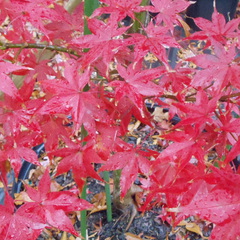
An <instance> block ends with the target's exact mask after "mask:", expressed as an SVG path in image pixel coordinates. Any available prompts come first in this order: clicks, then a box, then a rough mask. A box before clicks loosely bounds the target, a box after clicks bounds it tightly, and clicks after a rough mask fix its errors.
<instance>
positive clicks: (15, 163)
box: [0, 131, 42, 177]
mask: <svg viewBox="0 0 240 240" xmlns="http://www.w3.org/2000/svg"><path fill="white" fill-rule="evenodd" d="M5 141H6V143H5V144H4V145H3V150H0V158H1V161H5V160H9V161H10V162H11V166H12V168H13V169H14V172H15V174H16V177H17V176H18V174H19V171H20V168H21V166H22V161H23V160H26V161H27V162H30V163H33V164H36V165H39V162H38V157H37V154H36V153H35V152H34V151H33V150H32V149H31V147H33V146H36V145H38V144H40V143H41V141H42V139H41V137H40V138H39V135H38V134H36V133H31V132H27V131H26V132H21V133H18V134H16V135H14V136H9V137H6V138H5Z"/></svg>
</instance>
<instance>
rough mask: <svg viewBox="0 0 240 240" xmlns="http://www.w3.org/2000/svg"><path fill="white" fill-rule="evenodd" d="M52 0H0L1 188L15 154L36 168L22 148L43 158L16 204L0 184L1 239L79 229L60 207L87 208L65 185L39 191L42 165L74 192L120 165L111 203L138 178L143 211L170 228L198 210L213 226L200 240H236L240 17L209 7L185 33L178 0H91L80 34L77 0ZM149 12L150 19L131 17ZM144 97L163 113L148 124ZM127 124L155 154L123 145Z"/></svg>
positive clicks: (45, 181)
mask: <svg viewBox="0 0 240 240" xmlns="http://www.w3.org/2000/svg"><path fill="white" fill-rule="evenodd" d="M59 2H60V1H56V0H34V1H32V0H25V1H20V0H0V9H1V10H0V24H1V27H0V32H1V35H0V81H1V84H0V91H1V100H0V164H1V166H0V168H1V181H2V182H3V183H4V184H5V186H7V178H6V175H7V172H8V171H9V169H10V168H12V169H13V170H14V172H15V175H16V177H17V176H18V173H19V171H20V168H21V164H22V159H25V160H26V161H28V162H31V163H34V164H37V165H41V164H42V165H43V163H42V161H39V160H38V157H37V155H36V153H35V152H34V151H33V150H32V148H33V147H34V146H37V145H38V144H41V143H44V146H45V150H46V155H47V156H48V157H49V159H50V161H49V162H48V163H47V164H48V166H47V167H46V166H45V165H46V163H45V162H44V166H45V167H46V171H45V173H44V175H43V177H42V178H41V180H40V182H39V185H38V189H35V188H33V187H30V186H28V185H26V186H25V193H24V194H23V196H24V197H23V201H24V204H22V205H21V206H20V207H19V208H18V209H17V210H16V209H15V204H16V201H15V202H14V200H13V199H12V198H11V197H10V196H9V195H8V194H7V188H5V191H6V193H5V204H4V205H2V206H0V221H1V226H0V236H1V237H0V239H29V240H32V239H36V238H37V237H38V235H39V234H40V233H41V231H42V230H43V229H44V228H49V227H56V228H59V229H61V230H63V231H68V232H71V233H72V234H75V235H77V234H78V233H77V232H76V231H75V230H74V228H73V226H72V225H71V222H70V220H69V219H68V217H67V214H68V213H69V212H70V211H79V210H83V209H88V208H89V207H91V205H90V204H89V203H88V202H86V201H85V200H82V199H79V198H78V194H79V192H78V191H76V190H68V191H60V190H58V191H57V190H56V189H55V190H50V185H51V179H50V175H49V169H51V173H52V174H51V175H52V178H54V176H58V175H61V174H64V173H66V172H68V171H72V173H73V177H74V180H75V182H76V184H77V186H78V189H79V191H80V192H81V191H82V189H83V186H84V184H85V181H86V179H87V177H92V178H96V179H99V180H101V177H100V175H99V172H101V171H105V170H117V169H122V172H121V181H120V187H121V197H122V198H123V197H124V196H125V195H126V193H127V191H128V190H129V188H130V187H131V185H132V183H133V182H134V180H135V179H136V177H137V176H139V179H140V181H141V183H142V188H143V189H144V193H143V198H144V199H145V200H144V201H145V204H144V203H143V206H142V208H143V209H147V208H151V207H153V206H154V205H156V204H157V205H160V206H162V209H163V212H162V219H163V220H166V221H168V222H169V223H171V224H172V225H177V224H178V223H179V222H180V221H181V220H183V219H185V218H186V217H188V216H191V215H192V216H198V217H199V218H201V219H203V220H207V221H210V222H212V223H214V224H215V227H214V229H213V231H212V235H211V239H232V240H235V239H237V237H239V236H240V230H239V224H240V222H239V221H240V220H239V217H238V216H239V214H240V191H239V185H240V175H239V173H240V171H239V170H238V169H237V166H234V165H233V164H230V163H231V162H232V160H233V159H234V158H235V157H237V156H238V154H240V148H239V144H240V137H239V133H240V119H239V116H240V111H239V105H240V92H239V90H240V81H239V77H240V66H239V38H238V37H239V29H238V26H239V22H240V20H239V19H234V20H231V21H230V22H228V23H226V21H225V18H224V17H223V16H222V15H221V14H219V13H218V12H217V11H214V13H213V15H212V21H208V20H205V19H201V18H198V19H196V21H195V22H196V24H197V26H198V27H199V28H200V29H201V30H202V31H200V32H196V33H193V34H191V33H190V32H189V31H188V28H187V25H186V24H184V10H186V8H187V7H188V6H189V4H190V2H188V1H185V0H161V1H160V0H159V1H157V0H154V1H152V4H153V6H140V5H141V0H134V1H133V0H132V1H125V0H102V1H101V3H102V5H101V6H100V7H99V8H98V9H96V10H95V11H94V13H93V14H92V15H91V16H90V17H88V18H85V21H86V22H87V25H88V28H89V29H90V31H91V34H88V35H84V18H83V15H84V3H81V4H80V5H79V6H78V7H77V8H76V9H75V10H74V11H73V13H69V12H67V11H66V10H65V9H64V8H63V6H61V4H59ZM149 11H150V12H152V13H157V12H158V13H159V14H158V15H157V16H156V17H155V19H154V21H152V20H149V21H144V22H143V21H142V22H141V21H140V20H142V19H145V17H146V16H147V14H148V12H149ZM106 14H108V15H106ZM126 16H130V17H131V18H132V24H131V25H130V26H126V25H124V24H123V19H124V18H125V17H126ZM143 17H144V18H143ZM180 28H182V29H183V30H185V33H184V34H186V36H187V37H183V35H184V34H183V33H180V32H179V31H181V30H179V29H180ZM196 40H198V41H196ZM173 48H179V49H180V52H179V55H178V62H177V64H176V66H175V67H174V68H173V67H172V66H171V65H170V64H169V53H170V52H171V49H173ZM149 56H150V57H149ZM149 59H150V60H149ZM151 61H152V62H154V61H155V62H157V63H158V64H157V66H156V67H154V68H153V67H151V66H152V65H154V64H151ZM149 62H150V64H149ZM146 104H148V106H149V105H150V106H151V105H152V106H154V105H157V106H158V107H161V108H164V109H165V110H166V109H167V111H168V117H166V119H162V121H156V119H155V118H154V116H153V115H152V114H151V113H150V112H149V111H148V109H147V107H146ZM174 116H175V117H176V116H178V118H179V119H180V121H179V122H178V123H177V124H176V125H174V124H172V123H171V119H173V118H174ZM137 121H139V122H141V123H142V124H144V125H146V126H148V127H146V129H147V130H148V131H149V136H151V134H154V136H155V141H157V143H158V145H159V146H160V147H161V149H162V151H160V152H157V151H154V150H152V149H148V148H147V147H146V146H147V145H146V144H145V142H144V140H143V139H138V141H137V143H136V144H131V143H129V142H128V141H127V138H128V136H130V135H131V134H133V133H132V131H133V130H132V129H130V128H129V125H130V124H133V123H135V122H137ZM83 131H87V136H86V134H85V135H83V134H81V133H82V132H83ZM83 136H84V137H83ZM94 163H100V164H102V167H101V168H100V170H99V171H96V169H95V168H94ZM54 174H55V175H54ZM32 216H34V218H33V217H32ZM57 219H61V221H58V220H57Z"/></svg>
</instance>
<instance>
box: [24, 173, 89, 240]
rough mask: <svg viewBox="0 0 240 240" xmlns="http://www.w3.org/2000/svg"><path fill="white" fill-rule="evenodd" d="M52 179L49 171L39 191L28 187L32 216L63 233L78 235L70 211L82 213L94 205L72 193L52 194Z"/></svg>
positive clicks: (43, 178)
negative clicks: (38, 217) (69, 214)
mask: <svg viewBox="0 0 240 240" xmlns="http://www.w3.org/2000/svg"><path fill="white" fill-rule="evenodd" d="M50 184H51V178H50V175H49V172H48V169H47V170H46V171H45V173H44V175H43V176H42V178H41V180H40V182H39V185H38V189H37V190H36V189H34V188H31V187H29V186H27V185H26V189H27V194H28V196H29V198H30V199H31V200H32V202H29V203H26V205H27V206H29V211H30V212H32V214H36V215H37V216H40V217H41V219H42V220H43V222H44V223H45V224H48V225H49V226H53V227H56V228H59V229H61V230H63V231H68V232H71V233H72V234H74V235H78V233H77V232H76V230H75V229H74V228H73V226H72V224H71V221H70V219H69V218H68V217H67V215H66V214H67V213H69V212H70V211H81V210H85V209H88V208H90V207H91V206H92V205H91V204H90V203H88V202H87V201H85V200H83V199H79V198H78V196H76V195H75V194H73V193H71V192H70V191H62V192H51V191H50Z"/></svg>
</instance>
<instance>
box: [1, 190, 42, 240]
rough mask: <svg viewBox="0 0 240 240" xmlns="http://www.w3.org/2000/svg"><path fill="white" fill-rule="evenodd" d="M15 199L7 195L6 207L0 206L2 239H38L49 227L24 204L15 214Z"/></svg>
mask: <svg viewBox="0 0 240 240" xmlns="http://www.w3.org/2000/svg"><path fill="white" fill-rule="evenodd" d="M14 208H15V205H14V202H13V199H12V198H11V197H10V196H9V194H7V193H6V195H5V205H4V206H2V205H0V221H1V225H0V236H1V237H0V239H1V240H18V239H26V240H33V239H36V238H37V237H38V236H39V234H40V233H41V231H42V229H43V228H44V227H46V226H47V224H45V223H44V221H43V220H42V219H41V217H40V216H39V215H35V214H34V213H33V212H32V211H31V209H30V208H29V205H27V204H24V205H23V206H21V207H20V208H18V209H17V211H16V212H14Z"/></svg>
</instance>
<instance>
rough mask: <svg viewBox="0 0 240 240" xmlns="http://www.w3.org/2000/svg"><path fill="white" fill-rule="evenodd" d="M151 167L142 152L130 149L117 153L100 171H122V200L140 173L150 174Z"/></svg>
mask: <svg viewBox="0 0 240 240" xmlns="http://www.w3.org/2000/svg"><path fill="white" fill-rule="evenodd" d="M150 165H151V164H150V161H149V160H148V159H147V158H145V157H143V156H142V154H141V151H140V150H137V149H133V148H132V149H131V147H130V149H128V150H127V151H124V152H117V153H116V154H114V155H113V156H111V157H110V158H109V160H108V161H107V163H106V164H104V166H102V167H101V168H100V169H99V171H106V170H117V169H122V172H121V178H120V188H121V198H123V197H124V196H125V195H126V193H127V191H128V190H129V188H130V187H131V185H132V183H133V182H134V181H135V179H136V177H137V175H138V173H144V174H146V175H147V174H148V173H149V170H150Z"/></svg>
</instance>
